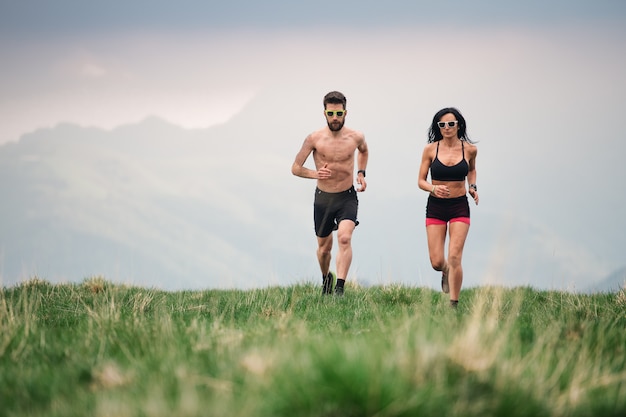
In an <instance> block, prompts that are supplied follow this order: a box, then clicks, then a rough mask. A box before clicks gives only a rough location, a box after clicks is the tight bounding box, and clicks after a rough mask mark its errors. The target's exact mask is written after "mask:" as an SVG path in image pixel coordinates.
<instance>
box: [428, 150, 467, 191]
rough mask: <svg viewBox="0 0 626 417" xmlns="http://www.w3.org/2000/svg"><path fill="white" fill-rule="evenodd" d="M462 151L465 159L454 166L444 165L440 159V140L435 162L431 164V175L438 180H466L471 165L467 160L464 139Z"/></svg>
mask: <svg viewBox="0 0 626 417" xmlns="http://www.w3.org/2000/svg"><path fill="white" fill-rule="evenodd" d="M461 152H462V153H463V159H461V160H460V161H459V163H458V164H456V165H453V166H448V165H444V164H443V163H442V162H441V161H440V160H439V142H437V153H436V154H435V159H434V160H433V163H432V164H431V165H430V177H431V178H432V179H433V180H437V181H465V177H467V173H468V172H469V165H468V164H467V161H466V160H465V147H464V146H463V141H461Z"/></svg>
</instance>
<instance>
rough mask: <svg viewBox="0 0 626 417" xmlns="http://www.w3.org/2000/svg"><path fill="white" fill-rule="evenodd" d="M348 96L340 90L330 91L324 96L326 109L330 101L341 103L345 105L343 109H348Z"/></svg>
mask: <svg viewBox="0 0 626 417" xmlns="http://www.w3.org/2000/svg"><path fill="white" fill-rule="evenodd" d="M346 102H347V99H346V96H344V95H343V94H341V93H340V92H339V91H331V92H330V93H328V94H326V95H325V96H324V109H326V105H327V104H328V103H331V104H341V105H343V109H344V110H345V109H346Z"/></svg>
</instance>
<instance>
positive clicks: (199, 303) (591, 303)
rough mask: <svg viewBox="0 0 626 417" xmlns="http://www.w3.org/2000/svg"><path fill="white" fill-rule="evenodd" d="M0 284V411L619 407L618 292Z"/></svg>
mask: <svg viewBox="0 0 626 417" xmlns="http://www.w3.org/2000/svg"><path fill="white" fill-rule="evenodd" d="M320 292H321V287H320V286H317V285H312V284H301V285H294V286H291V287H275V288H266V289H258V290H247V291H237V290H232V291H231V290H228V291H227V290H207V291H180V292H165V291H159V290H156V289H147V288H137V287H127V286H120V285H114V284H112V283H110V282H107V281H106V280H104V279H101V278H92V279H87V280H85V281H84V282H82V283H80V284H63V285H55V284H51V283H48V282H46V281H42V280H39V279H33V280H31V281H27V282H24V283H22V284H20V285H18V286H15V287H10V288H2V289H1V290H0V416H64V417H67V416H87V415H88V416H116V417H123V416H146V417H148V416H168V417H169V416H287V415H288V416H327V417H332V416H416V415H420V416H431V415H432V416H442V415H443V416H485V415H506V416H591V415H594V416H595V415H598V416H599V415H602V416H622V415H626V332H625V331H624V329H626V293H625V290H622V291H620V292H617V293H605V294H594V295H580V294H572V293H564V292H557V291H538V290H534V289H531V288H512V289H504V288H492V287H481V288H470V289H466V290H463V292H462V293H461V304H460V306H459V309H458V310H456V311H454V310H452V309H450V308H449V307H448V305H447V302H446V299H445V297H444V296H443V295H442V294H439V293H437V292H435V291H432V290H430V289H423V288H412V287H402V286H385V287H372V288H355V287H350V286H349V287H348V288H347V291H346V295H345V296H344V297H343V298H336V297H332V296H331V297H322V296H321V295H320Z"/></svg>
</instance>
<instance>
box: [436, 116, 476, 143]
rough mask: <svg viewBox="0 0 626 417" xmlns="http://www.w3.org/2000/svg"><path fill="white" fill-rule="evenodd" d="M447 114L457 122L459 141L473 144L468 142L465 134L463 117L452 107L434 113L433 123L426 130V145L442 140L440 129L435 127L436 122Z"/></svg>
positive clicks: (465, 128)
mask: <svg viewBox="0 0 626 417" xmlns="http://www.w3.org/2000/svg"><path fill="white" fill-rule="evenodd" d="M448 113H452V114H453V115H454V117H456V120H457V121H458V122H459V139H461V140H464V141H466V142H468V143H474V142H472V141H471V140H470V138H469V136H468V134H467V124H466V123H465V117H463V115H462V114H461V112H460V111H458V110H457V109H455V108H454V107H446V108H445V109H441V110H439V111H438V112H437V113H435V116H434V117H433V122H432V123H431V125H430V129H428V143H432V142H437V141H440V140H441V139H443V136H442V135H441V129H439V126H437V122H439V121H440V120H441V118H442V117H443V116H444V115H445V114H448Z"/></svg>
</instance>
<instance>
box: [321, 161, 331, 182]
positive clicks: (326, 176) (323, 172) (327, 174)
mask: <svg viewBox="0 0 626 417" xmlns="http://www.w3.org/2000/svg"><path fill="white" fill-rule="evenodd" d="M331 175H332V172H331V170H330V169H328V164H324V166H323V167H321V168H320V169H319V170H318V171H317V179H318V180H327V179H329V178H330V176H331Z"/></svg>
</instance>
